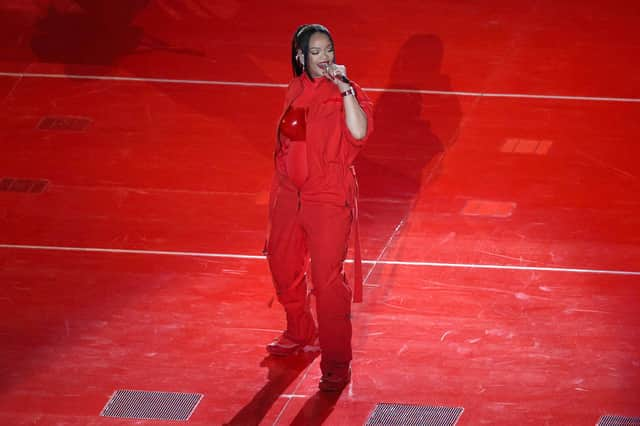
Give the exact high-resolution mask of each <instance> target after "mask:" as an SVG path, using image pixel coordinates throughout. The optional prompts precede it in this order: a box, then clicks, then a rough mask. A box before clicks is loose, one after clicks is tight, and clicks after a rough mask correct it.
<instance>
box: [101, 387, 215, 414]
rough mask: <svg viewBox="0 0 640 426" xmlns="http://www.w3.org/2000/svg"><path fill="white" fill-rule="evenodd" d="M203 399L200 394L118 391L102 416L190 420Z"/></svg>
mask: <svg viewBox="0 0 640 426" xmlns="http://www.w3.org/2000/svg"><path fill="white" fill-rule="evenodd" d="M202 397H203V395H202V394H199V393H174V392H148V391H135V390H118V391H116V392H115V393H114V394H113V396H112V397H111V399H109V401H108V402H107V405H106V406H105V407H104V409H103V410H102V413H100V415H101V416H103V417H117V418H125V419H141V420H189V418H190V417H191V415H192V414H193V412H194V411H195V409H196V407H197V406H198V404H199V403H200V400H201V399H202Z"/></svg>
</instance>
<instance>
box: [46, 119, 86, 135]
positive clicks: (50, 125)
mask: <svg viewBox="0 0 640 426" xmlns="http://www.w3.org/2000/svg"><path fill="white" fill-rule="evenodd" d="M90 124H91V120H89V119H88V118H84V117H62V116H57V117H55V116H48V117H43V118H42V119H41V120H40V122H39V123H38V129H40V130H68V131H72V132H82V131H84V130H86V129H87V127H89V125H90Z"/></svg>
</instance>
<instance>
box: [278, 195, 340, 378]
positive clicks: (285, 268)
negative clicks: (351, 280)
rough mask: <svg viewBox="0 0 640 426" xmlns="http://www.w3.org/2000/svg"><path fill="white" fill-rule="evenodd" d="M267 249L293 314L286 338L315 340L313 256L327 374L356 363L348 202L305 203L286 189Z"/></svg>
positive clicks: (283, 298)
mask: <svg viewBox="0 0 640 426" xmlns="http://www.w3.org/2000/svg"><path fill="white" fill-rule="evenodd" d="M271 215H272V216H271V232H270V237H269V245H268V248H267V251H268V258H269V266H270V268H271V274H272V276H273V282H274V285H275V288H276V294H277V296H278V300H279V301H280V303H281V304H282V305H283V306H284V309H285V312H286V315H287V331H286V336H287V337H288V338H290V339H292V340H294V341H297V342H300V343H307V342H312V341H313V340H314V339H315V335H316V327H315V322H314V320H313V317H312V315H311V312H310V307H309V303H308V297H307V281H306V273H307V266H308V264H309V263H308V259H309V257H310V258H311V281H312V283H313V290H312V294H313V295H314V296H315V298H316V312H317V318H318V336H319V339H320V349H321V353H322V361H321V364H320V365H321V369H322V371H323V372H328V371H338V370H340V369H343V368H347V367H348V365H349V362H350V361H351V356H352V354H351V288H350V287H349V285H348V284H347V281H346V278H345V274H344V271H343V262H344V259H345V257H346V255H347V244H348V241H349V233H350V230H351V223H352V213H351V208H350V207H348V206H338V205H332V204H327V203H317V202H301V203H299V201H298V196H297V194H296V193H292V192H289V191H280V193H279V194H278V199H277V201H276V205H275V207H274V208H273V210H272V213H271Z"/></svg>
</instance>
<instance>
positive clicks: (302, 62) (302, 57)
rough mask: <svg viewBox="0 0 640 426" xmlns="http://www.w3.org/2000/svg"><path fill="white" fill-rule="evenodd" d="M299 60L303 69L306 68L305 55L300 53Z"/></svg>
mask: <svg viewBox="0 0 640 426" xmlns="http://www.w3.org/2000/svg"><path fill="white" fill-rule="evenodd" d="M297 59H298V62H299V63H300V65H302V68H304V55H303V54H300V53H299V54H298V56H297Z"/></svg>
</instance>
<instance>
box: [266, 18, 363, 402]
mask: <svg viewBox="0 0 640 426" xmlns="http://www.w3.org/2000/svg"><path fill="white" fill-rule="evenodd" d="M292 66H293V71H294V75H295V77H294V79H293V80H292V81H291V83H290V84H289V87H288V90H287V93H286V96H285V104H284V112H283V115H282V117H281V119H280V121H279V125H278V131H277V140H276V150H275V168H276V171H275V175H274V182H273V188H272V191H271V199H270V207H269V209H270V211H269V213H270V215H269V216H270V230H269V233H268V234H269V235H268V239H267V245H266V253H267V258H268V261H269V266H270V269H271V273H272V277H273V282H274V286H275V289H276V294H277V298H278V301H279V302H280V303H281V304H282V305H283V307H284V310H285V313H286V319H287V329H286V330H285V331H284V333H283V334H282V335H281V336H280V337H278V338H277V339H275V340H274V341H273V342H272V343H270V344H269V345H268V346H267V351H268V352H269V353H271V354H272V355H278V356H286V355H290V354H293V353H296V352H298V351H299V350H302V349H303V348H304V347H305V346H307V345H314V343H315V342H316V339H317V341H318V342H319V345H320V351H321V363H320V368H321V370H322V379H321V380H320V384H319V387H320V389H321V390H323V391H338V390H341V389H342V388H344V386H346V384H348V383H349V381H350V379H351V367H350V362H351V358H352V351H351V301H352V289H351V287H350V286H349V283H348V282H347V280H346V277H345V274H344V271H343V262H344V260H345V257H346V254H347V246H348V241H349V237H350V235H351V230H352V227H353V225H354V221H355V220H357V218H356V211H357V210H356V202H357V199H356V198H357V184H356V180H355V172H354V170H353V166H352V163H353V160H354V159H355V157H356V155H357V154H358V152H359V151H360V149H361V148H362V146H363V144H364V143H365V141H366V139H367V138H368V137H369V135H370V133H371V131H372V128H373V125H372V110H373V105H372V103H371V101H370V100H369V98H368V97H367V96H366V95H365V94H364V93H363V92H362V90H361V89H360V87H359V86H358V85H357V84H355V83H353V82H351V81H349V79H348V78H347V75H346V68H345V67H344V66H342V65H337V64H336V63H335V53H334V46H333V39H332V38H331V35H330V33H329V31H328V30H327V29H326V28H325V27H323V26H322V25H318V24H311V25H303V26H301V27H299V28H298V30H297V31H296V32H295V34H294V37H293V41H292ZM309 269H310V272H311V283H312V290H311V294H313V295H314V296H315V300H316V314H317V315H316V316H317V321H318V324H317V325H316V323H315V321H314V318H313V316H312V314H311V307H310V303H309V297H308V289H307V280H306V274H307V272H308V270H309Z"/></svg>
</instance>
